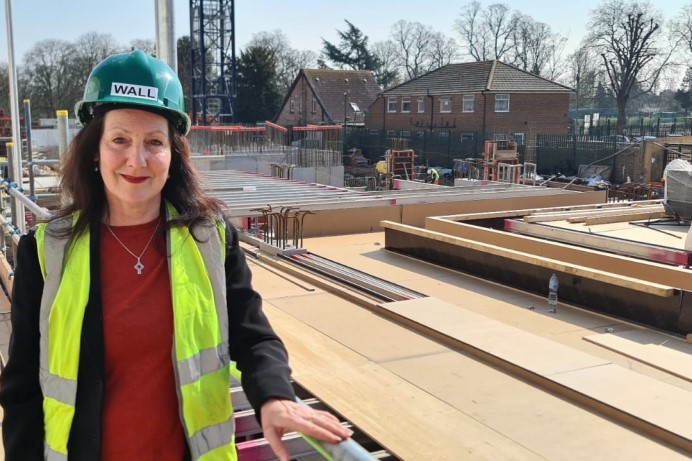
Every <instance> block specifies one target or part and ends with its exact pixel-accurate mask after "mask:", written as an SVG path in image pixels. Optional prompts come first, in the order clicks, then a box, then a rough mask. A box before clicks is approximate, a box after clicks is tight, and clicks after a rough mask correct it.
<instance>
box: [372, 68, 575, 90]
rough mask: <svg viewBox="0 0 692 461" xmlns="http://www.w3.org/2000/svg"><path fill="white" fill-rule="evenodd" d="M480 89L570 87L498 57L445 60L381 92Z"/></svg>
mask: <svg viewBox="0 0 692 461" xmlns="http://www.w3.org/2000/svg"><path fill="white" fill-rule="evenodd" d="M481 91H493V92H497V91H506V92H537V93H564V92H571V91H572V89H571V88H569V87H566V86H564V85H560V84H559V83H555V82H552V81H550V80H547V79H545V78H542V77H539V76H537V75H534V74H532V73H530V72H526V71H524V70H521V69H519V68H518V67H514V66H511V65H509V64H505V63H503V62H500V61H480V62H465V63H459V64H447V65H446V66H444V67H440V68H439V69H436V70H434V71H432V72H429V73H427V74H425V75H422V76H420V77H418V78H415V79H413V80H410V81H408V82H406V83H402V84H401V85H399V86H396V87H394V88H391V89H389V90H387V91H384V92H383V93H382V94H384V95H392V96H393V95H400V94H427V93H428V92H429V93H430V94H459V93H478V92H481Z"/></svg>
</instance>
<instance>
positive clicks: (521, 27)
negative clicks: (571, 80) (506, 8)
mask: <svg viewBox="0 0 692 461" xmlns="http://www.w3.org/2000/svg"><path fill="white" fill-rule="evenodd" d="M514 24H515V27H516V28H515V29H514V31H513V32H512V42H513V44H514V46H513V48H512V50H511V53H509V54H508V55H511V56H512V57H513V59H512V61H511V62H512V63H513V64H515V65H516V66H517V67H519V68H520V69H523V70H525V71H528V72H531V73H532V74H535V75H539V76H541V77H545V78H547V79H549V80H556V79H558V78H559V77H560V76H561V75H562V73H563V72H564V70H563V69H564V68H563V64H562V59H561V57H562V52H563V51H564V49H565V45H566V44H567V38H566V37H563V36H561V35H560V34H557V33H555V32H553V31H552V30H551V29H550V26H549V25H547V24H545V23H543V22H539V21H535V20H533V18H531V17H530V16H525V15H521V14H517V15H516V17H515V23H514Z"/></svg>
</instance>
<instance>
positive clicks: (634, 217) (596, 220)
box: [584, 211, 668, 226]
mask: <svg viewBox="0 0 692 461" xmlns="http://www.w3.org/2000/svg"><path fill="white" fill-rule="evenodd" d="M666 216H668V213H666V212H665V211H654V212H651V211H641V212H638V213H622V214H619V213H617V214H614V215H611V216H594V217H590V218H586V220H585V221H584V225H586V226H595V225H598V224H610V223H614V222H629V221H644V220H648V219H659V218H665V217H666Z"/></svg>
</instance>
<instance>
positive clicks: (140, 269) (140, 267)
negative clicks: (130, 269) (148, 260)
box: [135, 259, 144, 275]
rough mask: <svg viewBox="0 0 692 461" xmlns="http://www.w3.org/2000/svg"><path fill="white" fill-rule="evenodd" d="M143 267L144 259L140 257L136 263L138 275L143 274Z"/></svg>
mask: <svg viewBox="0 0 692 461" xmlns="http://www.w3.org/2000/svg"><path fill="white" fill-rule="evenodd" d="M142 269H144V264H142V261H140V260H139V259H138V260H137V264H135V270H136V271H137V275H142Z"/></svg>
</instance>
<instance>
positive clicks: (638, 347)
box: [584, 331, 692, 381]
mask: <svg viewBox="0 0 692 461" xmlns="http://www.w3.org/2000/svg"><path fill="white" fill-rule="evenodd" d="M643 333H646V334H643ZM584 339H585V340H586V341H589V342H592V343H594V344H598V345H600V346H603V347H606V348H608V349H610V350H612V351H616V352H619V353H620V354H623V355H626V356H627V357H631V358H633V359H635V360H638V361H640V362H643V363H646V364H648V365H651V366H652V367H655V368H658V369H659V370H663V371H665V372H667V373H670V374H672V375H674V376H677V377H679V378H682V379H685V380H687V381H692V344H688V343H686V342H683V341H681V340H676V339H675V338H670V337H666V336H664V335H660V334H656V333H654V332H643V331H633V332H622V333H617V334H616V333H604V334H600V335H589V336H584ZM671 343H675V344H676V345H677V347H670V346H671Z"/></svg>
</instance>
